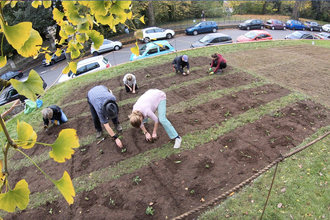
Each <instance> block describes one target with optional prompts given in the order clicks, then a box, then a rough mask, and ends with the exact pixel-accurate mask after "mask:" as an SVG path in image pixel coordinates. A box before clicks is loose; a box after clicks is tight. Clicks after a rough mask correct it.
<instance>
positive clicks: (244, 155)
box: [241, 151, 251, 158]
mask: <svg viewBox="0 0 330 220" xmlns="http://www.w3.org/2000/svg"><path fill="white" fill-rule="evenodd" d="M241 154H242V157H248V158H251V156H249V155H247V154H244V153H243V151H241Z"/></svg>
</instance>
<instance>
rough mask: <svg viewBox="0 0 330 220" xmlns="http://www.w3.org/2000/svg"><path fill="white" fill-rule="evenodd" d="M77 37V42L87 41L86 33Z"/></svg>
mask: <svg viewBox="0 0 330 220" xmlns="http://www.w3.org/2000/svg"><path fill="white" fill-rule="evenodd" d="M76 39H77V42H79V43H84V42H85V41H86V35H85V34H77V35H76Z"/></svg>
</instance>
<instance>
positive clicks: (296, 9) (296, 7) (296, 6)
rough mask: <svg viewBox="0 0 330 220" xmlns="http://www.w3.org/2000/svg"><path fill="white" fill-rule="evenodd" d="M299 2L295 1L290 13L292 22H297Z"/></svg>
mask: <svg viewBox="0 0 330 220" xmlns="http://www.w3.org/2000/svg"><path fill="white" fill-rule="evenodd" d="M300 4H301V2H300V1H296V2H295V3H294V6H293V11H292V18H293V19H294V20H298V13H299V8H300Z"/></svg>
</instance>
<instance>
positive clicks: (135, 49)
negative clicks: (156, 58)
mask: <svg viewBox="0 0 330 220" xmlns="http://www.w3.org/2000/svg"><path fill="white" fill-rule="evenodd" d="M131 51H132V53H133V54H135V55H136V56H139V55H140V52H139V46H138V44H137V43H136V42H135V47H132V48H131Z"/></svg>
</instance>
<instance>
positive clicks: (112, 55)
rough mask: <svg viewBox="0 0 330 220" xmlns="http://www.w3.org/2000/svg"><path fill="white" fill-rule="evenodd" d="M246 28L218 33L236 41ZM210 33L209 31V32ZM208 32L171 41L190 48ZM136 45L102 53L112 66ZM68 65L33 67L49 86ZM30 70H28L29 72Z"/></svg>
mask: <svg viewBox="0 0 330 220" xmlns="http://www.w3.org/2000/svg"><path fill="white" fill-rule="evenodd" d="M267 31H268V32H269V33H270V34H271V35H272V37H273V39H274V40H276V39H284V37H285V36H286V35H288V34H290V33H292V32H294V31H291V30H267ZM246 32H247V31H246V30H238V29H227V30H218V33H224V34H228V35H229V36H231V37H232V39H233V41H234V42H235V41H236V38H237V37H238V36H240V35H242V34H244V33H246ZM207 34H208V33H207ZM204 35H206V34H199V35H197V36H193V35H185V34H181V35H176V36H174V38H172V39H170V40H169V42H170V43H171V44H172V45H173V46H174V48H175V49H176V50H177V51H181V50H185V49H189V48H190V45H191V44H192V43H193V42H195V41H197V40H198V39H200V38H201V37H203V36H204ZM142 45H143V44H142V43H140V44H139V46H142ZM132 47H134V45H133V44H132V45H125V46H123V48H122V49H121V50H119V51H113V52H108V53H103V54H102V55H103V56H105V57H106V58H107V59H108V60H109V62H110V63H111V65H112V66H114V65H118V64H122V63H126V62H130V61H129V58H130V56H131V53H132V52H131V50H130V48H132ZM66 65H67V63H66V62H65V61H61V62H59V63H56V64H55V65H51V66H48V67H44V66H42V65H41V63H40V65H38V66H34V67H33V69H34V70H35V71H37V72H38V73H39V74H40V75H41V76H42V77H43V79H44V80H45V81H46V83H47V85H48V87H50V86H52V85H54V84H56V83H57V80H58V79H59V77H60V76H61V74H62V73H61V72H62V70H63V69H64V67H65V66H66ZM29 71H30V70H28V72H29Z"/></svg>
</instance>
